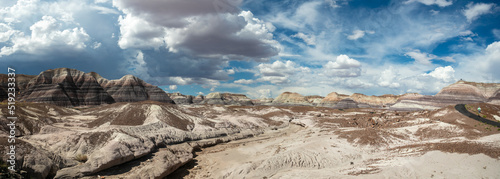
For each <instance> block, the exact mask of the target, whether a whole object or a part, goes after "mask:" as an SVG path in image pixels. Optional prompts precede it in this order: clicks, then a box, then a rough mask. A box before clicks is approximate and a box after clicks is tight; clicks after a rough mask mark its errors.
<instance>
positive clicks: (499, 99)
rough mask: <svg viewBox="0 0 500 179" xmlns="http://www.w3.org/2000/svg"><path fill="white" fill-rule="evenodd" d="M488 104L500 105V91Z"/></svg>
mask: <svg viewBox="0 0 500 179" xmlns="http://www.w3.org/2000/svg"><path fill="white" fill-rule="evenodd" d="M488 103H490V104H496V105H500V89H499V90H497V92H495V94H494V95H493V96H491V97H490V98H489V99H488Z"/></svg>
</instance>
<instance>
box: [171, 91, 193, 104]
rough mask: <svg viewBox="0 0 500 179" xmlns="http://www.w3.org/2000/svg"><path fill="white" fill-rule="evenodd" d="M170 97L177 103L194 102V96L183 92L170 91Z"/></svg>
mask: <svg viewBox="0 0 500 179" xmlns="http://www.w3.org/2000/svg"><path fill="white" fill-rule="evenodd" d="M168 97H170V99H172V100H174V103H175V104H193V98H194V97H193V96H191V95H183V94H181V93H168Z"/></svg>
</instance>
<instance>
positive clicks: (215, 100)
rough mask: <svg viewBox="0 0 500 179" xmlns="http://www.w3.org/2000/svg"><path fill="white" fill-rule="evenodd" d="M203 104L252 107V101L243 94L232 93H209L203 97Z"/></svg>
mask: <svg viewBox="0 0 500 179" xmlns="http://www.w3.org/2000/svg"><path fill="white" fill-rule="evenodd" d="M202 103H203V104H220V105H243V106H248V105H253V103H252V100H251V99H250V98H248V97H247V96H245V95H243V94H233V93H219V92H215V93H210V94H208V95H207V96H205V99H204V100H203V102H202Z"/></svg>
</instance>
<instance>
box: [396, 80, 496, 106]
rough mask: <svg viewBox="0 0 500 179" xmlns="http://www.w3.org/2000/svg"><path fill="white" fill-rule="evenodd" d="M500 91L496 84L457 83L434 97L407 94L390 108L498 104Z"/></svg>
mask: <svg viewBox="0 0 500 179" xmlns="http://www.w3.org/2000/svg"><path fill="white" fill-rule="evenodd" d="M498 90H500V84H498V83H474V82H467V81H462V80H460V81H458V82H456V83H454V84H451V85H449V86H447V87H445V88H443V89H442V90H441V91H440V92H439V93H437V94H436V95H434V96H425V95H419V94H408V95H404V96H402V97H400V99H399V100H398V102H397V103H396V104H394V105H393V106H391V109H396V110H420V109H438V108H442V107H446V106H449V105H456V104H472V103H483V102H488V103H492V104H495V103H498V100H497V95H498Z"/></svg>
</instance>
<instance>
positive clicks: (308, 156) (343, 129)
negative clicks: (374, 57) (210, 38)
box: [0, 68, 500, 179]
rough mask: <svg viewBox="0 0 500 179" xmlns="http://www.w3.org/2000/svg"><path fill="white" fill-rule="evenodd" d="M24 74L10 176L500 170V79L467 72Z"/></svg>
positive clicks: (5, 131)
mask: <svg viewBox="0 0 500 179" xmlns="http://www.w3.org/2000/svg"><path fill="white" fill-rule="evenodd" d="M0 77H1V80H0V84H1V85H0V86H1V88H0V92H2V93H7V90H6V89H7V80H6V79H7V75H2V76H0ZM16 82H17V86H16V87H17V90H18V91H19V92H20V93H19V94H18V95H17V96H16V98H17V99H18V102H17V103H16V106H17V108H16V111H17V116H18V120H17V121H16V124H15V125H16V128H15V135H16V143H15V145H16V149H15V156H16V162H15V163H16V166H18V167H17V168H16V169H17V170H16V171H15V173H12V172H9V171H8V169H7V167H8V166H9V165H8V163H6V162H5V161H7V160H8V158H7V157H8V156H7V155H2V168H1V174H0V175H2V177H4V178H9V177H11V178H19V177H24V178H89V179H90V178H499V177H500V173H498V169H499V168H500V84H496V83H474V82H466V81H458V82H456V83H454V84H451V85H449V86H448V87H445V88H443V89H442V90H441V91H440V92H439V93H437V94H436V95H433V96H426V95H420V94H415V93H411V94H404V95H383V96H366V95H363V94H357V93H355V94H352V95H343V94H338V93H336V92H332V93H330V94H329V95H327V96H326V97H322V96H302V95H300V94H298V93H293V92H286V93H283V94H281V95H279V96H278V97H277V98H275V99H269V98H266V99H250V98H248V97H246V96H245V95H242V94H231V93H217V92H214V93H211V94H208V95H206V96H202V95H199V96H189V95H183V94H180V93H165V92H164V91H163V90H161V89H160V88H158V87H156V86H153V85H150V84H148V83H146V82H144V81H142V80H141V79H139V78H137V77H134V76H131V75H127V76H124V77H123V78H121V79H117V80H108V79H105V78H102V77H101V76H100V75H98V74H97V73H94V72H92V73H85V72H82V71H79V70H76V69H68V68H59V69H53V70H47V71H44V72H41V73H40V74H39V75H37V76H29V75H18V78H17V81H16ZM4 96H7V95H2V96H1V97H2V98H1V100H3V101H4V102H2V104H1V105H0V108H1V109H2V110H1V113H0V123H1V125H0V126H1V130H0V142H1V143H2V147H1V148H0V152H2V153H8V152H9V145H8V143H7V141H8V138H9V135H10V134H9V132H10V129H9V126H8V125H7V124H9V121H10V120H8V119H7V116H8V110H7V100H6V98H3V97H4ZM478 107H480V108H481V109H482V110H481V113H478V111H477V109H478Z"/></svg>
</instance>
